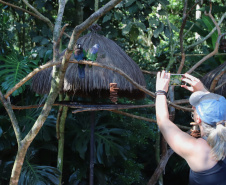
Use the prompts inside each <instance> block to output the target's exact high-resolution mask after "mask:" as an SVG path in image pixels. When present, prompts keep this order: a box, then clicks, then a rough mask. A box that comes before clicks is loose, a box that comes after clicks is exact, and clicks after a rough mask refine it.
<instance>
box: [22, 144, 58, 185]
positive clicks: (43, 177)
mask: <svg viewBox="0 0 226 185" xmlns="http://www.w3.org/2000/svg"><path fill="white" fill-rule="evenodd" d="M37 152H38V150H35V149H34V148H32V147H31V148H29V149H28V151H27V154H26V158H25V162H24V165H23V168H22V171H21V175H20V179H19V183H18V185H31V184H34V185H36V184H37V185H39V184H40V185H58V184H59V179H58V177H59V176H60V171H59V170H58V169H57V168H55V167H52V166H39V165H36V164H32V163H31V162H30V161H31V160H32V159H33V158H35V155H36V153H37Z"/></svg>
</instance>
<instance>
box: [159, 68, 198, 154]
mask: <svg viewBox="0 0 226 185" xmlns="http://www.w3.org/2000/svg"><path fill="white" fill-rule="evenodd" d="M169 81H170V74H169V73H165V71H163V72H162V73H160V72H158V74H157V80H156V92H158V91H165V92H168V84H169ZM155 106H156V107H155V108H156V119H157V124H158V126H159V129H160V131H161V133H162V134H163V136H164V138H165V140H166V141H167V143H168V144H169V145H170V147H171V148H172V149H173V150H174V151H175V152H176V153H177V154H178V155H180V156H182V157H184V158H187V157H188V156H189V155H190V154H191V152H192V149H193V148H194V144H195V141H196V139H195V138H193V137H191V136H190V135H189V134H187V133H185V132H183V131H182V130H180V129H179V128H178V127H177V126H176V125H175V124H174V123H173V122H171V121H170V119H169V112H168V105H167V99H166V96H165V95H162V94H161V95H158V94H157V95H156V103H155Z"/></svg>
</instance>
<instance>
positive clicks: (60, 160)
mask: <svg viewBox="0 0 226 185" xmlns="http://www.w3.org/2000/svg"><path fill="white" fill-rule="evenodd" d="M69 99H70V98H69V96H66V97H65V99H64V100H65V101H68V100H69ZM67 112H68V107H63V108H62V114H58V116H59V132H58V137H59V138H58V156H57V168H58V169H59V170H60V172H61V175H60V176H59V185H61V181H62V177H63V161H64V130H65V122H66V119H67Z"/></svg>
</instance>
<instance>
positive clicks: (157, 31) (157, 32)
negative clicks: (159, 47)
mask: <svg viewBox="0 0 226 185" xmlns="http://www.w3.org/2000/svg"><path fill="white" fill-rule="evenodd" d="M163 29H164V24H163V23H161V22H160V25H159V26H158V27H157V29H155V31H154V33H153V35H154V37H155V38H157V37H158V36H159V34H160V33H161V32H162V31H163Z"/></svg>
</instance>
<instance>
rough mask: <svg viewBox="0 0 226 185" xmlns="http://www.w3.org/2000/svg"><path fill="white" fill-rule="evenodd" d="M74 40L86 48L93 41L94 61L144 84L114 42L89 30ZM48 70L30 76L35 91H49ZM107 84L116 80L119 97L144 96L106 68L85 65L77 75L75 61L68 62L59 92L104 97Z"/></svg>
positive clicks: (49, 77)
mask: <svg viewBox="0 0 226 185" xmlns="http://www.w3.org/2000/svg"><path fill="white" fill-rule="evenodd" d="M77 43H78V44H81V45H82V47H83V49H85V50H86V51H87V50H88V49H89V48H91V47H92V46H93V45H94V44H99V46H100V48H99V51H98V55H97V59H96V62H98V63H100V64H106V65H109V66H112V67H116V68H119V69H121V70H122V71H124V73H126V74H127V75H128V76H130V77H131V78H132V79H133V80H134V81H135V82H137V83H138V84H140V85H142V86H145V85H146V84H145V79H144V76H143V74H142V72H141V70H140V68H139V66H138V65H137V64H136V63H135V62H134V61H133V60H132V59H131V58H130V57H129V56H128V55H127V54H126V53H125V52H124V51H123V50H122V49H121V48H120V47H119V46H118V45H117V44H116V43H115V42H114V41H112V40H110V39H108V38H106V37H104V36H102V35H99V34H97V33H96V32H90V33H88V34H86V35H84V36H83V37H81V38H79V39H78V41H77ZM64 52H65V51H64ZM64 52H62V53H61V55H63V53H64ZM51 71H52V68H49V69H46V70H43V71H41V72H39V73H37V74H36V75H35V76H34V77H33V80H32V85H31V88H32V89H33V90H34V91H35V92H37V93H39V94H47V93H49V90H50V84H51V83H50V82H51ZM110 83H117V86H118V88H119V91H118V95H119V97H128V98H133V99H140V98H144V96H145V94H144V93H143V92H142V91H140V90H138V89H137V88H135V87H134V86H133V85H132V84H131V83H130V82H128V81H127V80H126V79H125V78H124V77H123V76H121V75H119V74H118V73H115V72H113V71H111V70H108V69H104V68H100V67H97V66H93V67H92V68H90V67H89V66H86V68H85V78H79V77H78V64H72V63H70V64H69V66H68V68H67V71H66V74H65V78H64V86H63V91H64V92H67V93H70V94H74V95H79V96H87V97H89V96H91V97H97V96H98V97H108V96H109V90H110Z"/></svg>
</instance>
